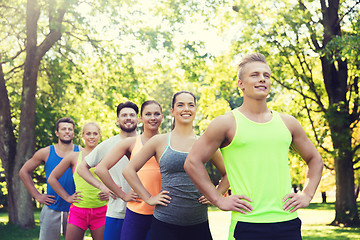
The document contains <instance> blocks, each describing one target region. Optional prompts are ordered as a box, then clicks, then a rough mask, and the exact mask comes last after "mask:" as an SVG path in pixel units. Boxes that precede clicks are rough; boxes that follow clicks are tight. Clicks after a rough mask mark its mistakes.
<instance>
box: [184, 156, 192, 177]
mask: <svg viewBox="0 0 360 240" xmlns="http://www.w3.org/2000/svg"><path fill="white" fill-rule="evenodd" d="M192 169H193V163H192V161H191V158H189V157H187V158H186V160H185V163H184V170H185V172H186V173H187V174H189V173H190V172H191V171H192Z"/></svg>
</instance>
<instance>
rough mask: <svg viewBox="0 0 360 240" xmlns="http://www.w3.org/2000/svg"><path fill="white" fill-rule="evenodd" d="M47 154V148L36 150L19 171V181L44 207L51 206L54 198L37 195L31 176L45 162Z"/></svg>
mask: <svg viewBox="0 0 360 240" xmlns="http://www.w3.org/2000/svg"><path fill="white" fill-rule="evenodd" d="M49 153H50V148H49V147H46V148H42V149H40V150H38V151H37V152H36V153H35V154H34V156H33V157H32V158H30V159H29V160H28V161H26V162H25V164H24V165H23V166H22V168H21V169H20V171H19V176H20V179H21V181H22V182H23V183H24V185H25V187H26V189H27V190H28V191H29V193H30V194H31V196H33V197H34V198H35V199H36V200H37V201H38V202H39V203H43V204H46V205H51V204H53V203H54V202H55V196H53V195H47V194H41V193H39V191H38V190H37V189H36V188H35V185H34V182H33V179H32V176H31V175H32V173H33V172H34V170H35V169H36V168H37V167H38V166H39V165H40V164H42V163H43V162H45V161H46V159H47V157H48V156H49Z"/></svg>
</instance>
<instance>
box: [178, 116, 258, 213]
mask: <svg viewBox="0 0 360 240" xmlns="http://www.w3.org/2000/svg"><path fill="white" fill-rule="evenodd" d="M231 117H232V116H229V115H225V116H220V117H217V118H216V119H214V121H212V122H211V123H210V125H209V127H208V129H207V130H206V131H205V133H204V134H203V135H202V136H201V137H200V138H199V139H198V140H197V141H196V142H195V144H194V145H193V147H192V149H191V151H190V153H189V155H188V157H187V158H186V161H185V165H184V168H185V171H186V172H187V174H188V175H189V176H190V178H191V180H192V181H193V182H194V184H195V186H196V187H197V188H198V189H199V191H200V192H201V193H202V194H204V196H205V197H206V198H207V199H209V200H210V201H211V202H212V203H214V204H215V205H216V206H217V207H219V208H220V209H222V210H226V211H228V210H231V211H239V212H242V213H245V211H249V212H250V211H251V210H252V207H251V205H250V204H249V203H248V202H247V201H251V200H250V199H249V198H248V197H246V196H235V195H232V196H230V197H227V198H225V197H224V196H223V195H222V194H221V193H220V192H219V191H217V190H216V188H215V186H214V185H213V184H212V182H211V180H210V178H209V175H208V173H207V171H206V168H205V166H204V164H205V163H206V162H207V161H208V160H209V159H210V158H211V156H212V155H213V154H214V153H215V151H216V150H217V149H218V148H219V147H220V146H221V145H222V143H223V142H226V140H228V138H229V137H228V134H229V133H228V132H229V131H230V130H231V126H232V122H233V120H232V118H231ZM217 164H218V165H219V162H217ZM220 171H224V170H221V168H220ZM226 179H227V177H226ZM226 179H225V182H224V183H223V184H222V185H221V186H219V187H221V189H225V187H227V186H226V181H227V180H226ZM220 184H221V183H220ZM223 185H224V186H225V187H224V186H223ZM243 199H245V200H247V201H244V200H243Z"/></svg>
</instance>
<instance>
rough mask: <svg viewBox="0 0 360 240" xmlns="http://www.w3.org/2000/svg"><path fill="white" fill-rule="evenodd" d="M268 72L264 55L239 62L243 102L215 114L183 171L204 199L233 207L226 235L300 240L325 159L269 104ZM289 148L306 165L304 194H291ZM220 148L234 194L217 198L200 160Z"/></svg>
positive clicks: (288, 118)
mask: <svg viewBox="0 0 360 240" xmlns="http://www.w3.org/2000/svg"><path fill="white" fill-rule="evenodd" d="M270 77H271V70H270V67H269V65H268V64H267V62H266V59H265V57H264V56H263V55H262V54H259V53H254V54H250V55H247V56H245V57H244V58H243V60H242V62H241V63H240V64H239V69H238V87H239V88H240V89H241V91H242V92H243V95H244V101H243V104H242V105H241V106H240V107H238V108H236V109H234V110H233V111H231V112H229V113H226V114H225V115H222V116H219V117H217V118H215V119H214V120H213V121H212V122H211V124H210V125H209V127H208V129H207V130H206V131H205V133H204V134H203V135H202V136H201V137H200V138H199V140H198V141H197V142H196V143H195V144H194V146H193V148H192V150H191V151H190V153H189V155H188V157H187V159H186V162H185V166H184V167H185V170H186V172H187V173H188V175H189V176H190V178H191V179H192V181H193V182H194V184H195V185H196V186H197V188H198V189H199V190H200V192H202V193H203V194H204V195H205V197H206V198H207V199H209V200H210V201H211V202H212V203H214V204H215V205H216V206H218V207H219V208H220V209H222V210H225V211H232V215H231V225H230V230H229V239H241V240H250V239H262V240H268V239H269V240H270V239H273V240H289V239H291V240H298V239H301V221H300V219H299V218H298V217H297V213H296V210H298V209H299V208H305V207H307V206H308V205H309V203H310V201H311V199H312V198H313V196H314V194H315V191H316V188H317V187H318V185H319V182H320V179H321V175H322V169H323V161H322V159H321V156H320V154H319V152H318V151H317V150H316V148H315V146H314V145H313V143H312V142H311V141H310V140H309V138H308V137H307V136H306V133H305V131H304V129H303V128H302V126H301V125H300V123H299V122H298V121H297V120H296V119H295V118H294V117H292V116H290V115H287V114H280V113H277V112H275V111H272V110H270V109H269V108H268V107H267V102H266V98H267V96H268V95H269V93H270V86H271V81H270ZM290 146H291V147H293V148H294V149H295V150H296V151H297V152H298V153H299V154H300V156H301V157H302V159H303V160H304V161H305V162H306V164H307V167H308V169H307V175H306V179H305V186H304V189H303V191H302V192H299V193H292V192H291V178H290V173H289V166H288V151H289V148H290ZM218 148H220V150H221V152H222V154H223V158H224V163H225V168H226V171H227V176H228V178H229V182H230V186H231V190H232V193H233V194H232V195H231V196H229V197H224V196H221V195H220V194H219V193H218V192H217V191H216V190H215V187H214V186H213V184H212V183H211V182H210V179H209V177H208V174H207V172H206V169H205V167H204V163H206V162H207V161H208V160H209V159H210V157H211V155H212V154H213V153H214V152H215V151H216V150H217V149H218Z"/></svg>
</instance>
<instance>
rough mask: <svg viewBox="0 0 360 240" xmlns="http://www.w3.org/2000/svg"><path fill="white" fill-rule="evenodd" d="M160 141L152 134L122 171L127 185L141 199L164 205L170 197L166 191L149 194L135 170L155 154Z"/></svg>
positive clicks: (150, 203) (148, 202)
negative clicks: (154, 194) (153, 194)
mask: <svg viewBox="0 0 360 240" xmlns="http://www.w3.org/2000/svg"><path fill="white" fill-rule="evenodd" d="M160 141H161V139H160V137H159V136H154V137H152V138H151V139H150V140H149V141H147V142H146V143H145V145H144V146H143V147H142V149H141V150H140V151H139V152H138V153H137V154H136V155H135V156H134V157H133V158H132V159H131V161H130V162H129V164H128V165H127V166H126V167H125V169H124V171H123V176H124V177H125V179H126V181H127V182H128V183H129V185H130V186H131V187H132V188H133V189H134V191H135V192H136V193H137V194H139V196H140V198H141V199H142V200H144V201H145V202H146V203H147V204H149V205H152V206H153V205H157V204H161V205H164V206H166V205H167V204H168V203H169V202H170V201H169V200H170V197H169V196H168V195H167V194H168V192H167V191H162V192H160V193H159V194H158V195H156V196H151V194H150V193H149V192H148V191H147V190H146V188H145V187H144V185H143V184H142V183H141V181H140V179H139V176H138V175H137V172H138V171H139V170H140V168H141V167H142V166H144V164H145V163H146V162H147V161H148V160H149V159H150V158H151V157H153V156H155V155H156V149H157V146H159V144H160Z"/></svg>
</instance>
